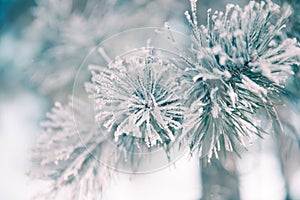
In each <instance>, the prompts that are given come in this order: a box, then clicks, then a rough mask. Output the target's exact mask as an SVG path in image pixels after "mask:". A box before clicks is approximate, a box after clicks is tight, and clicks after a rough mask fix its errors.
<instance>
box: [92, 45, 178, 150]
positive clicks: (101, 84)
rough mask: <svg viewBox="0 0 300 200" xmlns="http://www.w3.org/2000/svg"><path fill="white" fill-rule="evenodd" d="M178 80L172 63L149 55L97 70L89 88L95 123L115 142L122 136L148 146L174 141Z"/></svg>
mask: <svg viewBox="0 0 300 200" xmlns="http://www.w3.org/2000/svg"><path fill="white" fill-rule="evenodd" d="M150 51H151V50H150ZM93 68H94V69H95V67H93ZM177 76H178V75H177V74H176V71H175V66H174V64H173V63H171V62H170V61H167V60H164V59H161V58H160V57H157V56H155V55H151V53H150V54H149V53H143V54H140V53H137V52H135V55H131V56H127V57H126V58H117V59H116V60H115V61H114V62H112V63H111V64H110V65H109V66H108V67H107V68H106V67H98V68H97V69H96V70H95V71H93V77H92V83H91V84H89V85H88V88H89V89H88V90H89V91H90V93H91V97H92V98H93V99H94V102H95V110H96V120H97V121H98V122H99V124H103V125H104V127H105V128H106V130H107V131H112V132H113V133H114V136H115V139H116V140H118V138H119V137H120V136H121V135H123V134H125V135H132V136H134V137H137V138H144V140H145V142H146V144H147V145H148V146H154V145H156V144H158V143H160V144H164V143H168V142H170V141H173V140H174V139H175V137H176V133H178V132H179V131H180V130H181V128H182V118H183V107H182V105H181V98H180V96H179V95H178V94H177V93H176V92H177V91H178V88H179V84H178V82H177V81H176V77H177Z"/></svg>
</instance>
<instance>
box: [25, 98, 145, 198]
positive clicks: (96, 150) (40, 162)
mask: <svg viewBox="0 0 300 200" xmlns="http://www.w3.org/2000/svg"><path fill="white" fill-rule="evenodd" d="M72 107H73V108H74V109H72ZM89 107H90V106H89V104H88V102H83V101H81V100H76V99H74V100H73V102H70V103H69V104H68V105H66V106H62V105H61V104H60V103H56V104H55V107H53V109H52V110H51V112H49V113H48V114H47V120H45V121H44V122H43V123H42V127H43V128H44V131H43V132H42V134H41V135H39V137H38V143H37V146H36V148H35V149H34V151H33V154H32V160H33V161H34V163H35V164H34V165H33V168H32V170H31V172H30V175H31V176H32V177H34V178H39V179H45V180H50V181H51V182H52V184H51V187H50V188H49V189H48V191H46V192H45V193H42V194H40V195H39V196H37V198H38V199H54V198H56V197H57V195H59V194H61V192H65V191H66V190H65V189H66V188H70V189H71V193H70V194H71V196H70V195H67V196H69V197H67V196H66V197H65V198H66V199H72V200H73V199H101V197H102V189H103V187H105V186H106V185H107V184H108V183H109V182H110V180H111V179H112V175H113V173H112V172H113V170H114V169H116V168H118V167H120V166H122V165H123V164H124V163H128V162H129V161H130V163H129V165H130V166H131V167H132V168H131V170H132V171H133V170H135V169H136V168H137V167H138V164H139V161H140V159H139V157H137V156H134V155H133V153H141V150H143V149H146V146H145V147H144V148H143V146H142V145H143V141H142V140H141V139H138V138H134V137H126V136H123V138H122V142H118V143H115V144H114V145H113V146H112V143H111V140H110V138H107V137H106V136H105V135H104V134H103V133H102V132H101V130H100V129H99V128H98V126H97V125H96V123H95V122H94V119H93V110H92V109H90V110H89V109H88V108H89ZM138 147H139V148H138ZM127 165H128V164H127Z"/></svg>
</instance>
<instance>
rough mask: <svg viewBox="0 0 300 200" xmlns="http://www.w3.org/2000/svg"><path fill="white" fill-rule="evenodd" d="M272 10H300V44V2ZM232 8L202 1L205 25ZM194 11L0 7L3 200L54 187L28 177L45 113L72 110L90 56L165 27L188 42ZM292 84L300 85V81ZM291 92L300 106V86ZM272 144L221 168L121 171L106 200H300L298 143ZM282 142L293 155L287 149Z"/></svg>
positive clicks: (297, 29) (50, 4) (120, 4)
mask: <svg viewBox="0 0 300 200" xmlns="http://www.w3.org/2000/svg"><path fill="white" fill-rule="evenodd" d="M274 2H275V3H278V4H279V5H283V4H284V3H289V4H290V5H291V6H292V8H293V10H294V11H295V12H294V13H293V14H292V16H291V17H290V20H289V22H288V24H287V28H286V30H287V32H288V36H289V37H296V38H297V39H298V41H299V39H300V23H299V20H300V13H299V9H300V2H299V1H298V0H277V1H274ZM228 3H233V4H238V5H240V6H241V7H243V6H244V5H246V4H248V3H249V1H247V0H210V1H204V0H198V2H197V6H198V11H197V14H198V20H199V23H200V24H205V23H206V14H207V12H206V11H207V9H209V8H212V10H213V11H214V10H223V11H224V10H225V7H226V4H228ZM189 8H190V3H189V1H182V0H155V1H147V0H113V1H105V0H37V1H33V0H10V1H8V0H1V1H0V160H1V161H0V199H1V200H2V199H3V200H14V199H16V200H19V199H22V200H23V199H33V197H34V196H36V195H37V194H38V193H39V192H40V191H43V190H45V189H47V188H48V187H49V185H48V184H49V183H48V181H45V180H36V179H32V177H29V176H27V174H29V173H30V171H31V170H32V168H31V165H32V162H31V161H30V154H31V149H33V148H34V147H35V145H36V140H37V138H38V136H39V134H40V133H41V127H40V122H41V121H43V120H45V115H46V113H47V112H49V111H50V110H51V108H52V107H53V105H54V104H55V102H62V103H63V104H67V102H68V98H69V96H70V94H72V90H73V83H74V80H75V75H76V72H77V70H78V68H79V66H80V64H81V62H82V61H83V59H84V58H85V56H86V55H87V54H88V53H89V51H90V49H91V48H93V47H94V46H96V45H98V44H99V43H100V42H102V41H103V40H104V39H107V38H109V37H110V36H112V35H114V34H117V33H119V32H122V31H125V30H128V29H132V28H140V27H163V26H164V22H168V23H169V24H170V26H171V27H172V29H174V30H176V31H179V32H181V33H184V34H186V35H189V34H190V32H189V29H188V23H187V21H186V19H185V15H184V12H185V11H186V10H189ZM143 42H144V41H142V43H143ZM119 45H122V44H119ZM111 48H112V49H114V48H115V49H116V51H117V49H118V48H119V47H118V46H117V45H116V46H112V47H111ZM296 81H298V83H297V84H300V82H299V81H300V75H299V74H298V79H297V80H296ZM294 89H295V88H294ZM297 89H298V90H297ZM295 90H296V92H295V93H296V94H297V95H298V98H299V97H300V95H299V93H300V91H299V88H296V89H295ZM297 95H296V96H297ZM293 98H294V97H293ZM293 102H295V105H296V106H295V109H294V110H292V111H291V110H289V109H286V110H285V111H283V112H284V113H286V115H285V117H286V120H287V121H289V122H290V125H291V129H292V131H293V132H295V133H297V134H298V135H299V137H300V124H299V120H300V113H299V111H300V104H299V103H298V102H299V100H298V99H297V98H296V97H295V99H293ZM268 137H271V136H266V137H265V139H264V140H258V141H256V142H255V143H254V144H253V145H252V146H251V148H250V149H249V150H248V152H243V153H242V155H241V158H235V157H234V158H231V157H229V158H228V160H227V161H226V163H225V164H224V163H223V164H224V165H221V164H220V163H219V162H218V161H216V160H212V164H211V165H209V166H206V167H205V166H203V165H202V164H199V162H198V158H197V156H194V157H192V158H191V159H189V155H184V156H182V157H181V158H180V159H179V160H178V161H177V162H176V167H175V166H173V165H171V166H170V167H167V168H164V169H162V170H159V171H156V172H154V173H148V174H142V175H135V176H133V175H130V174H126V173H118V172H117V176H113V177H112V178H111V179H112V180H111V181H110V182H109V183H108V184H107V186H106V187H105V190H104V192H103V199H104V200H106V199H108V200H115V199H174V200H175V199H178V200H179V199H191V200H193V199H201V198H202V199H245V200H256V199H273V200H277V199H278V200H281V199H286V200H287V199H295V200H297V199H300V189H299V188H300V156H299V155H300V154H299V153H300V152H299V149H298V144H297V142H298V143H299V144H300V140H298V141H297V140H296V141H293V142H292V143H290V142H291V141H290V140H288V139H285V138H284V137H283V138H282V140H281V141H279V142H278V141H277V142H276V141H274V140H271V139H269V138H268ZM281 142H282V143H288V145H284V146H285V148H286V147H289V148H288V149H282V147H281V145H280V143H281ZM53 151H54V150H53ZM203 169H204V170H203ZM68 189H69V190H68ZM65 191H66V192H63V193H61V194H59V195H58V196H57V197H56V199H65V196H67V195H69V194H68V192H69V193H71V192H70V188H66V189H65Z"/></svg>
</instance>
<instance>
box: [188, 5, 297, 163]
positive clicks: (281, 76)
mask: <svg viewBox="0 0 300 200" xmlns="http://www.w3.org/2000/svg"><path fill="white" fill-rule="evenodd" d="M196 10H197V9H196V1H195V0H191V14H190V13H189V12H188V11H187V12H186V13H185V15H186V18H187V20H188V22H189V24H190V26H191V29H192V32H193V36H192V39H193V45H192V48H191V52H192V56H189V57H191V58H190V59H189V67H188V68H186V69H185V70H184V74H185V75H184V77H186V79H185V80H186V82H187V85H188V90H187V92H186V95H187V98H188V99H189V100H188V102H187V105H188V106H189V107H190V108H191V109H190V112H189V114H187V115H186V118H185V120H184V121H185V129H184V130H185V133H186V135H187V138H189V141H191V143H190V146H191V149H192V150H195V149H198V150H199V151H200V155H201V156H207V157H208V159H210V158H211V157H212V156H213V154H214V155H215V156H216V157H218V152H225V150H227V151H237V148H238V146H245V147H246V146H247V144H248V143H250V142H251V138H253V136H255V135H258V136H261V132H262V128H261V126H260V125H259V121H258V118H257V114H258V112H259V111H261V110H265V111H266V113H267V115H269V117H270V118H271V119H272V120H273V122H274V123H277V124H279V125H280V119H279V117H278V114H277V111H276V106H275V103H276V102H278V100H277V99H279V98H280V95H282V94H283V93H284V90H285V89H284V88H285V83H286V81H287V79H288V78H289V77H290V76H291V75H293V70H292V67H291V66H292V65H299V55H300V50H299V45H298V43H297V41H296V39H287V38H286V36H285V34H284V31H283V29H284V27H285V23H286V21H287V19H288V17H289V16H290V14H291V9H290V7H288V6H285V7H283V8H282V9H280V7H279V6H278V5H277V4H275V3H272V2H271V1H267V2H261V3H257V2H254V1H250V2H249V4H248V5H247V6H245V8H244V9H242V8H240V7H239V6H237V5H233V4H228V5H227V6H226V11H225V13H223V12H219V11H215V12H212V10H211V9H209V10H208V11H207V24H206V26H203V25H201V26H199V25H198V23H197V15H196ZM187 60H188V59H187Z"/></svg>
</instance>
